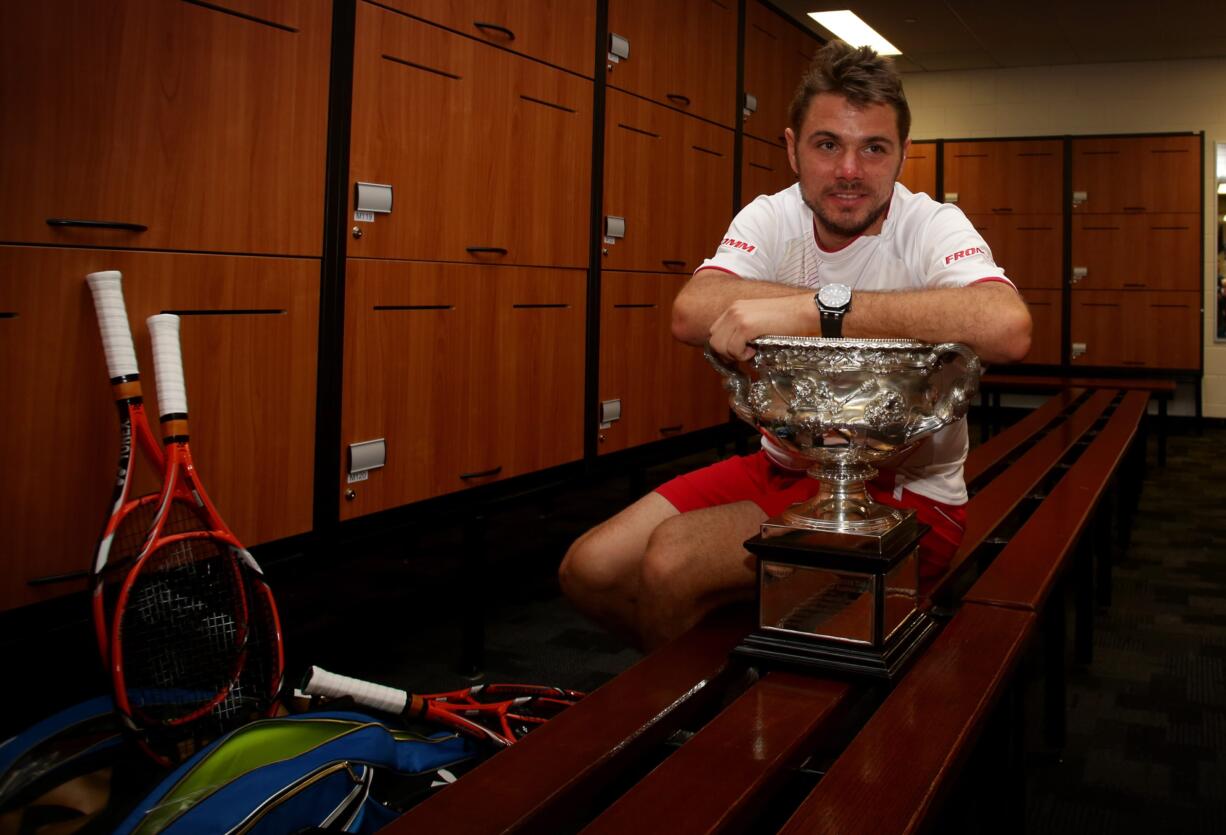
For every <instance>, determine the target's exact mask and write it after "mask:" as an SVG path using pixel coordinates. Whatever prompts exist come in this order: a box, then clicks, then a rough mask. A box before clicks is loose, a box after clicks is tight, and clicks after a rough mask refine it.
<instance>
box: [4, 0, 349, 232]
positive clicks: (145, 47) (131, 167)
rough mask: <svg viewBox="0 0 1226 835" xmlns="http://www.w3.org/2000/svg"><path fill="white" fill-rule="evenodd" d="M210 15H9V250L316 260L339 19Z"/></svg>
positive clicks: (264, 9)
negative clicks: (150, 251)
mask: <svg viewBox="0 0 1226 835" xmlns="http://www.w3.org/2000/svg"><path fill="white" fill-rule="evenodd" d="M210 5H214V6H216V8H209V7H208V6H203V5H198V4H189V3H182V2H161V3H147V2H139V0H115V2H108V3H77V2H71V0H48V2H45V3H19V4H6V9H5V20H4V25H3V26H0V112H3V113H4V119H3V122H2V123H0V124H2V127H0V131H2V133H0V137H2V142H3V147H4V149H5V153H4V154H3V155H0V193H4V194H8V195H21V198H20V199H19V200H5V201H4V202H3V205H2V206H0V239H3V240H7V241H23V242H31V243H54V244H65V245H74V246H76V245H97V246H107V247H111V246H115V247H137V248H154V249H192V250H212V251H224V252H242V253H268V254H287V255H318V254H319V253H320V251H321V234H322V233H321V230H322V227H323V222H322V219H323V181H324V150H325V144H326V139H327V136H326V134H327V131H326V127H327V106H328V62H329V41H330V29H331V4H330V3H326V2H324V0H309V2H302V3H295V2H290V0H243V2H229V1H227V2H222V3H219V4H210ZM229 12H234V13H229ZM48 219H70V220H77V221H106V222H125V223H133V224H139V225H144V226H147V227H148V228H147V230H146V231H143V232H142V231H132V230H126V229H115V228H107V229H100V228H82V227H79V226H69V227H62V226H51V225H48V223H47V220H48Z"/></svg>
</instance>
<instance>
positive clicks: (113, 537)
mask: <svg viewBox="0 0 1226 835" xmlns="http://www.w3.org/2000/svg"><path fill="white" fill-rule="evenodd" d="M86 281H87V282H88V283H89V289H90V292H91V293H92V294H93V297H94V309H95V311H96V312H97V314H98V330H99V331H100V332H101V334H102V348H103V351H104V352H105V354H106V368H107V374H108V375H109V376H110V381H111V391H112V392H113V394H114V396H115V406H116V407H117V408H118V410H119V464H118V467H117V469H116V476H115V488H114V491H113V492H112V494H111V504H110V509H109V512H108V514H107V519H106V523H105V525H104V526H103V529H102V534H101V536H99V537H98V545H97V547H96V548H95V550H94V564H93V568H92V570H91V572H90V593H91V601H92V606H93V617H94V633H95V635H96V637H97V641H98V651H99V653H100V654H101V656H102V663H103V664H104V665H108V666H109V663H110V661H109V657H108V656H109V644H110V630H111V616H110V613H111V611H112V610H113V607H114V602H115V596H116V593H117V590H118V583H119V582H120V581H121V580H122V578H123V576H124V571H126V569H127V568H128V567H129V566H130V564H131V561H132V560H134V559H135V558H136V556H137V555H138V554H139V553H140V551H141V546H142V545H144V543H145V539H146V534H147V533H148V532H149V529H150V528H151V527H152V526H153V514H154V511H155V509H156V508H157V500H158V493H157V492H152V493H148V494H146V495H143V496H140V497H138V498H135V499H133V498H131V492H132V484H133V474H134V473H135V472H136V469H137V462H138V461H139V460H143V461H144V464H145V467H147V468H148V470H149V472H151V473H152V474H153V475H154V476H155V477H156V478H158V479H159V480H160V478H161V474H162V468H163V455H162V448H161V447H160V446H158V443H157V441H156V440H155V439H154V437H153V432H152V431H150V429H149V421H148V419H147V418H146V417H145V405H144V398H143V396H142V393H141V383H140V369H139V367H138V366H137V362H136V348H135V346H134V345H133V343H132V329H131V328H130V327H129V326H128V311H127V307H126V306H125V305H124V300H123V276H122V275H121V274H120V272H119V271H118V270H106V271H105V272H97V273H90V274H89V275H88V276H86ZM133 447H136V448H137V449H139V450H140V454H134V450H133ZM163 527H164V528H165V529H166V530H167V531H170V532H173V533H181V532H184V531H189V530H204V529H205V528H206V522H205V519H204V516H203V515H202V514H201V513H200V512H199V503H198V502H197V501H196V500H195V498H194V497H193V496H192V495H191V494H190V493H188V492H186V491H180V492H179V493H178V494H176V495H175V496H174V501H173V502H172V504H171V506H170V508H169V510H168V513H167V518H166V521H165V524H164V526H163Z"/></svg>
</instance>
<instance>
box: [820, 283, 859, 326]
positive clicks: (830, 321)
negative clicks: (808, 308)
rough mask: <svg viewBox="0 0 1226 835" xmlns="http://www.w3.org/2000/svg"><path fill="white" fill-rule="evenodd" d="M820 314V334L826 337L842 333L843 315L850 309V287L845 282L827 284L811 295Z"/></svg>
mask: <svg viewBox="0 0 1226 835" xmlns="http://www.w3.org/2000/svg"><path fill="white" fill-rule="evenodd" d="M813 303H814V304H816V305H817V309H818V311H819V312H820V313H821V316H822V336H823V337H824V338H826V339H832V338H836V339H837V338H838V337H841V336H842V335H843V316H844V315H845V314H846V313H847V311H849V310H851V288H850V287H848V286H847V285H846V284H827V285H826V286H825V287H823V288H822V289H820V290H818V291H817V294H816V295H815V296H813Z"/></svg>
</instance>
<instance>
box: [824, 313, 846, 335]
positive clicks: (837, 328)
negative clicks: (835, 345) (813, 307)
mask: <svg viewBox="0 0 1226 835" xmlns="http://www.w3.org/2000/svg"><path fill="white" fill-rule="evenodd" d="M821 317H822V337H823V338H824V339H839V338H841V337H842V336H843V311H841V310H840V311H837V312H835V311H829V310H823V311H821Z"/></svg>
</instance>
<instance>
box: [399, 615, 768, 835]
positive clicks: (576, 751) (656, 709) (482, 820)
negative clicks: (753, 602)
mask: <svg viewBox="0 0 1226 835" xmlns="http://www.w3.org/2000/svg"><path fill="white" fill-rule="evenodd" d="M748 615H749V612H748V610H739V611H731V612H720V613H717V614H716V615H715V616H713V617H712V618H709V619H708V620H707V621H705V622H704V623H702V624H701V625H700V626H699V627H698V628H695V629H692V630H690V631H689V632H687V633H686V634H684V635H682V636H680V637H679V638H677V639H676V640H674V641H672V642H670V643H668V644H666V645H665V646H663V647H661V648H660V649H659V650H657V651H656V652H653V653H652V654H651V655H649V656H647V657H646V658H644V659H643V660H641V661H639V662H638V663H637V664H635V665H634V666H633V667H631V668H630V669H628V670H626V671H625V672H623V673H621V674H620V675H618V676H617V678H616V679H615V680H614V681H612V682H610V683H609V684H606V685H605V686H604V687H600V688H598V689H596V690H595V691H593V692H592V693H590V694H588V696H587V697H586V698H585V699H584V700H583V701H582V702H581V703H580V704H578V705H576V706H575V707H573V708H570V709H568V710H566V711H565V712H563V713H562V714H561V715H559V716H557V717H556V718H554V719H552V720H551V721H549V722H548V723H546V724H545V725H543V726H542V727H541V728H539V729H537V730H535V731H533V732H532V733H531V734H530V735H528V736H527V737H525V738H524V739H522V740H520V741H519V742H518V743H516V744H515V745H514V746H512V747H511V748H508V749H507V750H505V751H502V752H500V753H499V754H498V755H497V756H494V757H492V758H490V759H489V760H487V761H486V762H484V763H482V764H481V765H480V766H478V767H477V768H475V769H473V770H472V771H471V772H469V773H468V774H466V775H464V778H463V779H462V780H459V781H457V782H456V783H455V784H454V785H452V786H450V787H448V788H447V790H446V791H441V792H439V793H438V794H436V795H434V796H433V797H431V798H430V799H428V800H427V801H426V802H424V803H422V804H420V805H418V806H416V807H415V808H413V809H411V810H409V812H408V813H407V814H405V815H402V816H401V817H400V818H398V819H397V820H395V821H393V822H392V823H391V824H389V825H388V826H386V827H385V828H384V829H382V830H381V831H382V832H386V833H390V835H395V833H404V834H405V835H408V833H421V832H448V833H454V834H455V835H459V833H466V832H471V833H489V832H541V833H554V832H558V831H561V830H564V829H567V828H570V827H571V824H573V822H574V821H575V820H576V819H579V818H581V817H582V816H583V813H584V808H585V806H586V804H588V803H590V802H591V801H592V799H593V797H595V796H596V795H597V794H598V793H599V792H600V790H601V789H602V788H603V787H604V785H605V784H606V783H608V782H610V781H612V780H614V779H615V778H617V777H618V776H620V775H622V774H624V773H625V772H627V771H632V770H633V769H634V768H636V767H638V766H639V765H641V764H642V763H643V762H644V761H646V760H647V759H648V758H649V757H651V756H652V755H654V752H655V751H656V750H657V749H658V748H659V747H660V746H661V745H662V744H663V743H664V741H665V740H666V739H667V738H668V737H669V736H670V735H671V734H672V733H673V732H674V731H676V730H677V729H679V728H680V727H681V726H682V725H683V724H684V723H685V722H687V721H689V720H691V719H692V718H693V716H694V714H695V713H696V712H698V711H700V710H702V709H703V708H709V707H710V705H711V704H712V702H713V701H714V700H716V699H718V698H719V697H720V696H721V695H722V693H723V692H724V686H723V685H724V682H726V680H727V678H728V677H729V676H732V675H735V673H736V668H735V667H734V666H733V665H730V664H729V653H730V652H731V650H732V648H733V647H735V646H736V644H737V643H738V642H739V641H740V640H741V638H742V637H744V636H745V634H746V633H747V632H748V631H749V628H750V623H749V617H748Z"/></svg>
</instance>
